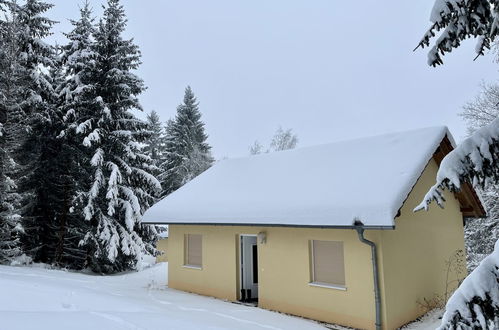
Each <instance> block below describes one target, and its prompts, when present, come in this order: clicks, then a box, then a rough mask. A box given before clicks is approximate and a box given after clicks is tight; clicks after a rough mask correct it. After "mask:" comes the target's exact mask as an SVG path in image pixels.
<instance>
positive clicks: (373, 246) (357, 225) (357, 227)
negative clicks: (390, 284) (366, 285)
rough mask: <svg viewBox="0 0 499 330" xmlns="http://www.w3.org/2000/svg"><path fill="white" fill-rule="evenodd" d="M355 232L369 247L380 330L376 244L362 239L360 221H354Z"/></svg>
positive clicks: (362, 226) (362, 233)
mask: <svg viewBox="0 0 499 330" xmlns="http://www.w3.org/2000/svg"><path fill="white" fill-rule="evenodd" d="M355 230H357V234H358V235H359V240H360V241H361V242H362V243H364V244H367V245H369V246H370V247H371V260H372V264H373V276H374V303H375V305H376V330H381V296H380V289H379V280H378V255H377V254H376V244H375V243H374V242H371V241H370V240H368V239H366V238H365V237H364V225H363V224H362V222H360V221H358V220H357V221H355Z"/></svg>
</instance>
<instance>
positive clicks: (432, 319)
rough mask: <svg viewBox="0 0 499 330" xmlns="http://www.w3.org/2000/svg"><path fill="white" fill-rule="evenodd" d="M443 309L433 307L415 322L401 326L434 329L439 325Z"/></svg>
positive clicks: (409, 329) (419, 329)
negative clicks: (433, 308)
mask: <svg viewBox="0 0 499 330" xmlns="http://www.w3.org/2000/svg"><path fill="white" fill-rule="evenodd" d="M443 314H444V311H443V310H441V309H435V310H433V311H431V312H429V313H428V314H426V315H425V316H423V317H422V318H421V319H420V320H418V321H417V322H414V323H411V324H408V325H406V326H405V327H403V328H402V329H403V330H426V329H436V328H438V327H439V326H440V323H441V322H442V320H441V318H442V315H443Z"/></svg>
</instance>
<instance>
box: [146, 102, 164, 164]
mask: <svg viewBox="0 0 499 330" xmlns="http://www.w3.org/2000/svg"><path fill="white" fill-rule="evenodd" d="M147 127H148V129H149V131H150V137H149V139H147V142H146V146H145V148H144V152H145V154H146V155H148V156H149V157H151V159H152V160H153V162H154V165H156V166H157V165H159V164H160V162H161V159H162V158H163V157H164V149H165V142H164V140H165V138H164V134H163V126H162V124H161V120H160V118H159V115H158V113H157V112H156V111H154V110H153V111H151V112H150V113H149V114H148V115H147Z"/></svg>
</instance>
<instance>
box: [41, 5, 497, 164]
mask: <svg viewBox="0 0 499 330" xmlns="http://www.w3.org/2000/svg"><path fill="white" fill-rule="evenodd" d="M51 2H52V3H54V4H55V5H56V7H55V8H54V9H52V10H51V11H50V14H49V15H50V16H51V17H52V18H54V19H56V20H58V21H60V22H61V23H60V24H58V25H57V26H56V27H55V29H54V32H55V35H54V36H53V37H52V39H54V38H55V39H57V40H58V41H59V42H63V41H64V39H63V38H62V37H61V34H60V32H61V31H68V29H69V28H70V27H69V24H68V22H67V20H66V19H67V18H76V17H77V16H78V13H79V12H78V9H77V7H78V4H79V3H81V2H80V1H73V0H71V1H68V0H52V1H51ZM90 2H91V4H92V6H93V7H94V10H95V13H96V15H100V13H101V8H100V4H101V3H102V2H103V1H100V0H91V1H90ZM123 4H124V6H125V10H126V12H127V15H128V20H129V24H128V31H127V35H128V36H132V37H134V38H135V41H136V43H137V44H138V45H139V46H140V48H141V51H142V55H143V57H142V60H143V64H142V66H141V68H140V70H139V75H140V76H141V77H142V78H143V79H144V80H145V82H146V84H147V86H148V90H147V91H146V92H145V93H144V94H143V95H142V97H141V100H142V105H143V106H144V109H145V110H146V111H150V110H152V109H155V110H156V111H158V113H159V114H160V116H161V118H162V120H163V121H166V120H167V119H168V118H170V117H172V116H173V115H174V114H175V108H176V106H177V105H178V104H179V102H180V101H181V100H182V97H183V90H184V88H185V86H186V85H187V84H190V85H191V87H192V88H193V90H194V92H195V93H196V95H197V97H198V100H199V101H200V108H201V111H202V113H203V119H204V121H205V123H206V129H207V132H208V134H209V135H210V138H209V142H210V143H211V145H212V146H213V150H214V154H215V156H216V157H217V158H221V157H225V156H229V157H233V156H240V155H247V154H248V146H249V145H250V144H252V143H253V141H254V140H255V139H258V140H259V141H260V142H262V143H264V144H268V143H269V142H270V138H271V136H272V134H273V132H274V131H275V130H276V129H277V128H278V126H279V125H281V126H283V127H284V128H293V130H294V131H295V132H296V133H297V134H298V136H299V139H300V143H299V146H306V145H313V144H320V143H327V142H331V141H335V140H340V139H347V138H352V137H358V136H366V135H373V134H378V133H384V132H388V131H396V130H403V129H410V128H418V127H425V126H435V125H447V126H449V127H450V129H451V131H452V133H453V134H454V136H455V137H456V139H458V140H459V139H461V138H462V137H463V136H464V135H465V129H464V125H463V123H462V120H461V118H459V117H458V116H457V113H459V112H460V111H461V107H462V105H463V104H464V103H465V102H466V101H469V100H471V99H472V98H473V97H474V96H475V95H476V94H477V92H478V91H479V90H480V88H479V84H480V82H481V81H482V80H485V81H495V80H496V77H497V68H498V67H497V64H496V63H493V58H492V56H491V55H489V56H485V57H482V58H479V59H478V60H477V61H474V62H473V58H474V52H473V49H474V42H471V43H470V42H468V43H466V45H465V46H464V47H461V48H459V49H458V50H456V51H454V53H452V54H450V55H449V56H446V58H445V65H444V66H441V67H439V68H436V69H435V68H430V67H428V66H427V64H426V51H425V50H419V51H416V52H413V51H412V50H413V48H414V46H415V45H416V44H417V43H418V41H419V39H420V38H421V36H422V35H423V33H424V32H425V29H426V28H427V27H428V26H429V22H428V17H429V13H430V10H431V7H432V4H433V0H426V1H400V0H386V1H383V2H380V1H379V0H366V1H361V2H359V1H331V0H322V1H321V0H314V1H304V0H302V1H291V0H280V1H278V0H273V1H268V0H251V1H234V0H227V1H219V0H210V1H205V0H204V1H203V0H199V1H189V0H187V1H186V0H168V1H159V0H147V1H146V0H125V1H123Z"/></svg>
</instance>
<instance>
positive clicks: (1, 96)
mask: <svg viewBox="0 0 499 330" xmlns="http://www.w3.org/2000/svg"><path fill="white" fill-rule="evenodd" d="M13 7H14V5H13V4H11V6H9V3H7V2H6V1H1V2H0V14H1V18H0V263H8V262H11V261H12V260H13V259H14V258H15V257H17V256H19V255H20V254H21V242H20V238H21V235H22V234H23V233H24V229H23V227H22V225H21V222H20V215H19V214H18V213H17V210H18V208H19V206H20V202H21V198H20V195H19V194H18V193H17V185H16V183H15V182H14V178H15V175H16V173H17V172H18V166H17V164H16V163H15V161H14V159H13V157H12V156H13V152H14V151H15V150H16V149H17V148H18V144H17V141H18V139H17V138H16V137H17V136H18V135H20V132H21V131H20V128H21V125H20V123H21V120H22V119H23V117H22V116H21V111H20V109H19V108H18V106H17V104H18V102H19V100H20V99H19V98H18V96H19V95H20V90H19V88H18V86H17V85H18V84H17V77H18V75H17V73H18V71H19V67H18V56H17V55H18V54H17V43H16V42H15V37H14V35H15V32H16V30H15V26H14V18H15V17H16V16H15V15H10V12H11V9H12V8H13ZM4 18H10V19H9V20H7V19H4ZM16 27H17V26H16Z"/></svg>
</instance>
